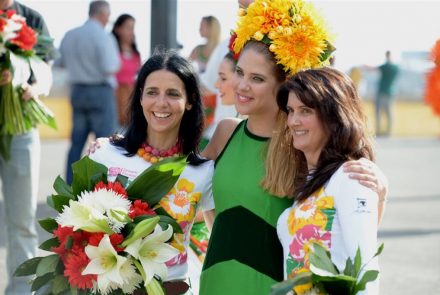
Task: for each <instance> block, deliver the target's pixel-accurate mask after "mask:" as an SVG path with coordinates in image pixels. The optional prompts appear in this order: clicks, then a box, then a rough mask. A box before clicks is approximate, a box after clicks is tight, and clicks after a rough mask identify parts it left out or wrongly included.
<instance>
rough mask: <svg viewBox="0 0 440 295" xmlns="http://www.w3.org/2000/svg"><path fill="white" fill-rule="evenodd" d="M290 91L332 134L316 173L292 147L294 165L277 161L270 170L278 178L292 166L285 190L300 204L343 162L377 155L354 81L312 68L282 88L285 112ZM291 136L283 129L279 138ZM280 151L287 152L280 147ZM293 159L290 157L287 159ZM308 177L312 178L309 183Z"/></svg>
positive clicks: (335, 72) (279, 97) (280, 100)
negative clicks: (309, 168)
mask: <svg viewBox="0 0 440 295" xmlns="http://www.w3.org/2000/svg"><path fill="white" fill-rule="evenodd" d="M289 92H294V93H295V94H296V96H297V97H298V99H299V100H301V102H302V103H303V104H304V105H306V106H307V107H309V108H312V109H314V110H315V111H316V112H317V114H318V118H319V120H320V121H321V122H322V124H323V126H325V128H327V131H328V132H329V134H330V137H329V140H328V142H327V143H326V145H325V147H324V148H323V150H322V151H321V154H320V156H319V159H318V163H317V167H316V170H315V171H314V172H313V173H312V174H311V175H309V171H308V170H307V162H306V159H305V157H304V154H303V153H302V152H301V151H299V150H296V149H295V148H294V147H293V146H291V147H290V148H291V150H292V151H293V153H294V156H293V159H294V160H293V161H294V162H295V163H292V161H290V162H287V163H286V161H284V162H282V161H278V163H274V164H273V169H272V170H271V171H266V172H267V173H272V174H274V175H272V178H274V179H276V177H280V176H281V175H283V173H282V171H284V170H285V168H283V167H282V166H283V165H286V164H287V165H291V164H292V167H290V168H291V169H290V170H289V173H288V174H289V175H285V173H284V175H283V176H284V177H288V179H287V181H286V183H290V185H284V186H283V187H282V188H283V189H284V190H286V191H287V190H290V192H291V193H290V194H289V195H293V196H294V197H295V199H296V200H299V201H301V200H304V199H306V198H307V197H308V196H310V195H311V194H313V193H314V192H315V191H316V190H317V189H319V188H320V187H322V186H323V185H324V184H325V183H326V182H327V181H328V180H329V179H330V177H331V176H332V175H333V173H335V172H336V170H337V169H338V168H339V167H340V166H341V165H342V164H343V163H344V162H346V161H348V160H351V159H355V160H357V159H360V158H362V157H364V158H367V159H369V160H372V161H373V160H374V152H373V148H372V144H371V136H370V135H369V134H368V132H367V128H366V117H365V114H364V112H363V110H362V106H361V102H360V98H359V95H358V93H357V91H356V89H355V87H354V85H353V82H352V81H351V80H350V78H348V77H347V76H346V75H345V74H343V73H342V72H340V71H338V70H336V69H334V68H320V69H310V70H305V71H301V72H299V73H297V74H296V75H294V76H293V77H292V78H290V79H289V80H288V81H287V82H286V83H285V84H284V85H283V86H282V87H281V89H280V91H279V92H278V95H277V102H278V106H279V107H280V109H281V110H283V111H285V112H286V113H287V109H286V106H287V100H288V96H289ZM289 134H290V132H288V130H286V129H284V130H282V132H280V134H279V136H278V137H282V136H284V137H286V136H289ZM290 140H292V137H291V136H290ZM279 149H280V151H281V152H284V150H283V149H282V148H281V146H280V147H279ZM276 153H277V151H276V150H274V151H272V152H271V153H269V155H268V157H276ZM290 158H291V157H290V156H289V157H288V159H290ZM274 159H275V158H274ZM267 160H268V161H269V160H271V159H269V158H268V159H267ZM306 177H309V179H308V180H307V181H306ZM292 179H293V191H292V190H291V189H292V182H291V181H292ZM271 185H272V188H273V183H269V184H268V185H267V186H266V188H271Z"/></svg>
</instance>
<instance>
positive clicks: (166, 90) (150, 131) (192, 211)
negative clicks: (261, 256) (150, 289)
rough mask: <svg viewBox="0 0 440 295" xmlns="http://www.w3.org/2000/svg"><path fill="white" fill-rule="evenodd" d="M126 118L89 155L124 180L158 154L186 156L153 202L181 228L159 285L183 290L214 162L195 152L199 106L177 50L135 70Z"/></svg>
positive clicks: (199, 130) (189, 73)
mask: <svg viewBox="0 0 440 295" xmlns="http://www.w3.org/2000/svg"><path fill="white" fill-rule="evenodd" d="M129 117H130V121H129V123H128V125H127V129H126V131H125V132H124V135H123V136H122V137H121V136H114V137H113V138H110V139H104V138H101V139H98V141H97V143H98V144H97V145H98V146H95V147H96V149H94V150H93V151H92V153H91V154H90V158H91V159H92V160H95V161H97V162H100V163H102V164H104V165H106V166H107V167H108V176H109V178H111V177H113V178H116V176H117V175H118V174H122V175H124V176H127V177H128V178H129V181H130V180H132V179H134V178H135V177H136V176H138V175H139V174H140V173H141V172H142V171H144V170H145V169H147V168H148V167H150V166H151V165H152V164H153V163H157V162H158V161H161V160H162V159H166V158H170V157H175V156H177V155H186V156H188V162H189V164H188V166H186V168H185V170H184V171H183V172H182V174H181V175H180V178H179V179H178V180H177V182H176V184H175V186H174V188H172V190H171V191H170V192H169V193H168V194H167V195H166V196H165V197H164V198H163V199H162V200H161V201H160V202H159V204H160V206H161V207H162V208H163V209H164V210H165V211H166V212H167V213H168V214H169V215H170V216H171V217H172V218H174V219H175V220H176V221H177V223H178V224H179V225H180V226H181V228H182V231H183V233H182V234H179V233H175V234H174V237H173V240H172V241H171V245H173V246H174V247H175V248H177V249H179V251H180V254H179V255H178V256H177V257H176V258H174V259H172V260H171V261H168V262H167V266H168V278H167V282H165V283H164V287H165V289H166V291H167V293H166V294H183V293H185V292H186V291H187V289H188V285H186V283H185V281H186V280H187V278H188V274H187V270H188V263H187V259H188V255H187V252H188V245H189V242H190V241H189V240H190V230H191V227H192V225H193V222H194V219H195V215H196V213H197V211H198V210H199V209H200V208H201V207H202V208H203V210H211V209H213V208H214V204H213V199H212V193H211V179H212V174H213V171H214V164H213V162H212V161H208V160H206V159H203V158H201V157H200V155H199V153H198V144H199V141H200V138H201V135H202V130H203V109H202V103H201V97H200V92H199V84H198V81H197V78H196V74H195V73H194V72H193V70H192V67H191V66H190V64H189V63H188V62H187V61H186V60H185V59H184V58H183V57H180V56H179V55H178V54H177V53H174V52H166V51H162V50H159V51H156V52H155V53H154V54H153V55H152V56H151V57H150V58H149V59H148V60H147V61H146V62H145V64H144V65H143V66H142V67H141V69H140V72H139V75H138V78H137V81H136V85H135V88H134V92H133V95H132V96H131V98H130V116H129ZM109 180H110V181H111V180H112V179H109ZM189 292H191V291H189ZM189 294H190V293H189Z"/></svg>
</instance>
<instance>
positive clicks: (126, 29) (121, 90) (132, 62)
mask: <svg viewBox="0 0 440 295" xmlns="http://www.w3.org/2000/svg"><path fill="white" fill-rule="evenodd" d="M134 25H135V19H134V17H133V16H131V15H129V14H121V15H120V16H119V17H118V18H117V19H116V22H115V23H114V25H113V29H112V34H113V35H114V36H115V38H116V41H117V42H118V47H119V58H120V60H121V67H120V69H119V71H118V72H117V73H116V81H117V82H118V86H117V88H116V102H117V110H118V120H119V125H120V126H123V127H125V126H126V125H127V124H128V117H127V108H128V102H129V97H130V95H131V92H132V91H133V87H134V83H135V80H136V75H137V73H138V71H139V68H140V67H141V55H140V54H139V51H138V49H137V46H136V39H135V35H134Z"/></svg>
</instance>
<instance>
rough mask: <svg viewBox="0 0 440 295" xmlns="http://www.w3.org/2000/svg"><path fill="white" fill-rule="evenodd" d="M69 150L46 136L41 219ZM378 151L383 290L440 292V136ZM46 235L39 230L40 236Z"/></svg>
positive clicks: (0, 255) (0, 285) (0, 253)
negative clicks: (386, 189)
mask: <svg viewBox="0 0 440 295" xmlns="http://www.w3.org/2000/svg"><path fill="white" fill-rule="evenodd" d="M66 153H67V142H66V141H64V140H56V141H54V140H45V141H43V147H42V163H41V164H42V165H41V181H40V191H39V206H38V215H39V217H40V218H42V217H46V216H47V215H49V214H51V211H50V210H48V209H47V207H46V205H45V199H46V196H47V195H48V194H50V193H51V192H52V182H53V180H54V179H55V178H56V176H57V175H59V174H61V175H63V174H64V172H63V170H64V163H65V158H66ZM377 153H378V163H379V165H380V167H381V168H382V169H383V171H384V172H385V173H386V175H387V176H388V178H389V181H390V194H389V198H390V201H389V202H388V206H387V211H386V215H385V218H384V221H383V223H382V225H381V228H380V232H379V237H380V240H381V241H383V242H385V250H384V253H383V254H382V255H381V257H380V264H381V269H382V271H381V294H385V295H397V294H399V295H406V294H408V295H410V294H420V295H421V294H424V295H425V294H440V185H439V183H440V177H439V175H440V172H439V171H440V140H439V139H383V138H380V139H378V141H377ZM2 198H3V197H2V196H1V194H0V207H1V208H0V220H1V225H0V294H3V293H4V288H5V285H6V279H5V277H6V275H5V243H6V241H5V238H4V237H5V228H4V226H3V216H4V213H3V207H4V206H3V200H2ZM46 238H47V236H46V234H45V233H43V232H42V231H40V239H41V240H42V241H43V240H44V239H46ZM225 295H227V294H225Z"/></svg>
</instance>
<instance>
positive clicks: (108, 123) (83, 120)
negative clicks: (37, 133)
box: [66, 84, 117, 184]
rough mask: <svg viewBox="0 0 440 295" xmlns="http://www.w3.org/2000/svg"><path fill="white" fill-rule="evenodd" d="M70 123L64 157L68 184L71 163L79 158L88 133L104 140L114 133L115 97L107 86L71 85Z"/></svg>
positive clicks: (70, 177) (115, 121) (70, 176)
mask: <svg viewBox="0 0 440 295" xmlns="http://www.w3.org/2000/svg"><path fill="white" fill-rule="evenodd" d="M71 104H72V109H73V122H72V128H73V129H72V134H71V138H70V139H71V146H70V150H69V154H68V158H67V169H66V181H67V183H69V184H70V183H72V176H73V175H72V168H71V165H72V163H74V162H76V161H78V160H79V159H80V158H81V154H82V151H83V148H84V145H85V143H86V141H87V137H88V136H89V134H90V133H94V134H95V136H96V137H97V138H98V137H107V136H110V135H112V134H113V133H114V132H115V131H116V126H117V117H116V98H115V94H114V90H113V88H112V87H111V86H109V85H106V84H103V85H80V84H74V85H72V90H71Z"/></svg>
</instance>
